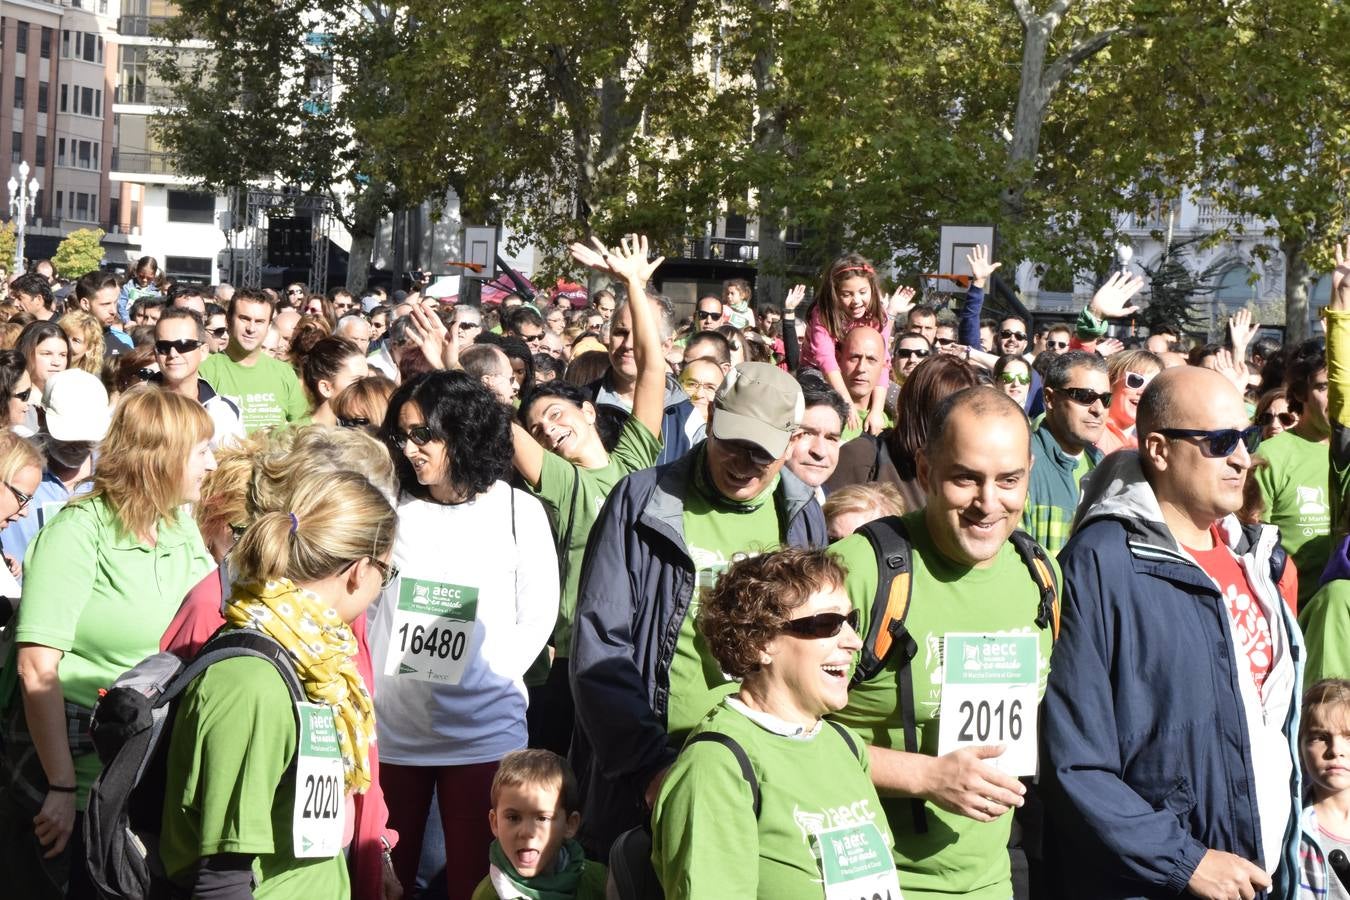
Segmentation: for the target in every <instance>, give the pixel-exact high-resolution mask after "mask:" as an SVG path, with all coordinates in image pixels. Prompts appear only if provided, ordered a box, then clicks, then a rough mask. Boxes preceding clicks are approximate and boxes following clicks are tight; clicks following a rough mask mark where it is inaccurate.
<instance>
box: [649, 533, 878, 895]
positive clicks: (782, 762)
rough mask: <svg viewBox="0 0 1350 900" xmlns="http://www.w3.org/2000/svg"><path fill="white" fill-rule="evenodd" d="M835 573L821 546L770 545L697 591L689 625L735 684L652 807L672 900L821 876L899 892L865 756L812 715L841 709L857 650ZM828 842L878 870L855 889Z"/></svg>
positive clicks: (766, 888)
mask: <svg viewBox="0 0 1350 900" xmlns="http://www.w3.org/2000/svg"><path fill="white" fill-rule="evenodd" d="M845 576H846V573H845V571H844V569H843V567H842V566H841V565H840V563H839V562H838V561H837V560H836V559H835V558H834V557H833V556H831V555H830V554H829V553H828V551H825V550H780V551H778V552H775V553H767V554H765V555H763V556H757V557H751V558H749V559H742V560H740V561H739V562H735V563H733V564H732V565H731V567H730V568H729V569H728V570H727V571H726V573H725V574H723V575H722V577H721V578H720V579H718V581H717V584H716V585H715V586H714V587H713V588H712V589H711V590H709V591H707V592H706V593H705V595H704V597H703V602H702V606H701V607H700V609H699V611H698V618H697V624H698V629H699V631H700V632H701V633H702V635H703V637H704V639H705V640H706V641H707V642H708V650H709V651H710V652H711V653H712V655H713V657H714V658H715V659H716V660H717V663H718V665H719V666H720V667H721V668H722V671H724V672H725V673H726V674H727V675H729V676H731V677H733V678H739V679H740V680H741V686H740V690H739V691H737V692H736V693H734V694H731V695H729V696H727V697H725V698H723V701H722V703H720V704H719V705H718V706H716V707H714V708H713V709H712V710H711V711H710V712H709V713H708V714H707V716H705V717H704V719H703V721H702V722H700V723H699V724H698V725H696V726H695V727H694V729H693V731H691V732H690V734H689V739H688V741H687V742H686V743H685V745H684V750H683V751H682V752H681V753H680V755H679V757H677V758H676V760H675V764H674V765H673V766H671V768H670V770H669V773H668V774H667V776H666V778H665V781H664V783H663V784H662V787H661V792H660V795H659V796H658V798H657V801H656V806H655V807H654V809H653V814H652V860H653V862H654V863H655V864H656V872H657V875H658V876H659V877H660V879H661V885H662V887H663V888H665V895H666V897H668V898H670V900H684V898H691V897H774V898H806V897H820V896H821V885H822V882H823V883H824V885H825V887H826V889H827V891H833V892H832V893H831V894H830V896H835V895H836V893H837V895H839V896H843V895H844V893H845V892H847V896H850V897H853V896H868V897H870V896H872V895H873V894H874V893H876V894H879V895H880V896H888V894H887V889H889V896H892V897H898V896H900V889H899V885H898V883H897V881H896V874H895V867H894V864H893V863H892V862H891V849H892V843H893V840H892V836H891V832H890V829H889V827H888V826H887V824H886V815H885V813H884V812H883V811H882V808H881V801H880V800H879V799H878V798H877V792H876V788H874V787H873V786H872V781H871V779H870V777H869V776H868V757H867V748H866V746H865V745H864V744H863V742H862V739H861V738H859V737H858V736H857V735H855V734H853V733H852V732H850V731H849V730H848V729H846V728H844V727H843V726H842V725H838V724H836V723H834V722H830V721H827V720H826V719H825V718H824V717H825V716H826V715H827V714H829V713H832V712H835V711H837V710H839V709H842V708H843V706H844V705H845V704H846V703H847V702H848V682H849V675H850V673H851V671H852V669H853V662H854V656H855V655H856V654H857V652H858V650H859V648H861V646H862V641H861V640H860V639H859V637H858V632H857V628H858V612H857V610H855V609H853V608H852V605H851V604H850V603H849V599H848V595H847V594H846V593H845V592H844V579H845ZM718 744H720V745H721V746H717V745H718ZM733 748H738V749H739V751H741V752H739V753H738V752H737V750H736V749H733ZM728 750H731V751H732V752H728ZM740 757H744V758H745V759H746V760H748V762H749V768H750V770H751V772H752V773H753V775H754V778H755V783H756V785H757V786H758V797H757V798H756V796H755V794H754V792H752V790H751V786H750V783H749V782H748V776H747V775H746V774H745V773H744V772H743V771H742V768H741V763H740V762H739V758H740ZM756 799H757V801H758V802H757V803H756ZM841 810H846V811H848V812H847V814H841V813H840V811H841ZM820 847H828V848H830V851H831V852H820V851H819V850H818V848H820ZM840 848H846V849H848V850H849V852H847V853H844V854H843V855H849V856H853V855H854V854H853V852H852V851H853V850H856V849H859V848H866V854H865V855H866V856H867V857H868V858H869V859H871V860H872V861H873V862H874V863H875V864H876V865H875V867H874V870H871V871H868V872H867V875H866V878H867V880H866V881H865V884H866V890H863V889H862V888H863V886H864V882H863V881H857V882H851V881H849V880H848V879H847V877H845V876H842V875H841V874H840V872H839V871H838V868H837V867H835V866H833V865H830V864H822V862H821V859H822V857H823V858H825V859H826V861H827V863H833V862H834V860H835V858H836V856H837V855H839V854H840V853H841V852H843V851H842V850H841V849H840ZM822 866H823V868H822ZM855 877H856V876H855Z"/></svg>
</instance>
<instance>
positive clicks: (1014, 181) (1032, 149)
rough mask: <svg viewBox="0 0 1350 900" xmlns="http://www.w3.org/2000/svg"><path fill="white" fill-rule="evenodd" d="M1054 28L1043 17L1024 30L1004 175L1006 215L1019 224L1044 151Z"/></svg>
mask: <svg viewBox="0 0 1350 900" xmlns="http://www.w3.org/2000/svg"><path fill="white" fill-rule="evenodd" d="M1052 32H1053V26H1052V24H1051V23H1050V22H1049V21H1047V20H1046V19H1045V18H1043V17H1041V16H1035V17H1032V18H1031V19H1030V20H1029V21H1028V22H1027V23H1026V25H1025V26H1024V28H1023V39H1022V76H1021V82H1020V84H1019V85H1018V89H1017V112H1016V114H1015V116H1014V118H1013V133H1012V143H1011V145H1009V147H1008V165H1007V168H1006V171H1005V174H1004V177H1005V178H1006V179H1007V186H1006V187H1005V188H1004V189H1003V198H1002V199H1003V213H1004V215H1005V216H1006V217H1007V218H1008V219H1009V220H1010V221H1014V222H1020V221H1021V220H1022V217H1023V214H1024V213H1025V207H1024V204H1023V201H1024V199H1025V197H1026V192H1027V188H1028V186H1029V185H1030V184H1031V180H1032V177H1033V175H1034V173H1035V169H1036V156H1037V154H1038V153H1040V148H1041V126H1042V125H1043V124H1044V122H1045V108H1046V106H1047V105H1048V103H1049V101H1050V91H1048V90H1047V89H1046V87H1045V84H1044V80H1045V57H1046V54H1047V53H1048V52H1049V49H1050V36H1051V34H1052Z"/></svg>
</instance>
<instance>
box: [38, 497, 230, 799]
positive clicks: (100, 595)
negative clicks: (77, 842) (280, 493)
mask: <svg viewBox="0 0 1350 900" xmlns="http://www.w3.org/2000/svg"><path fill="white" fill-rule="evenodd" d="M210 569H211V556H210V554H209V553H207V551H206V545H205V544H203V543H202V538H201V534H200V533H199V532H198V531H197V525H196V523H195V522H193V521H192V517H191V516H189V515H187V513H185V512H182V511H179V512H178V514H177V516H176V517H175V518H174V520H173V521H169V522H160V524H159V531H158V535H157V541H156V545H155V546H154V547H151V546H149V545H147V544H143V543H141V542H140V541H138V540H137V539H135V538H133V537H130V536H128V535H126V534H123V533H121V532H120V531H119V528H118V519H117V517H116V515H115V514H114V513H113V511H112V509H111V508H110V507H109V506H108V505H107V503H106V502H105V501H104V500H103V498H102V497H95V498H93V499H90V500H77V501H75V502H72V503H68V504H66V505H65V506H64V507H62V508H61V511H60V512H59V513H57V514H56V516H55V518H53V519H52V520H51V521H50V522H48V523H47V525H46V526H45V527H43V528H42V529H41V530H40V531H39V532H38V533H37V536H36V537H35V538H33V542H32V543H31V544H29V545H28V552H27V554H26V556H25V562H24V582H23V599H22V601H21V602H20V604H19V617H18V624H17V626H16V627H15V634H14V639H15V640H16V641H19V642H23V643H29V644H41V645H42V646H44V647H52V648H54V649H56V650H60V651H62V652H63V653H64V656H62V657H61V663H60V667H59V670H58V672H59V675H60V679H61V692H62V694H63V695H64V696H65V699H66V701H67V702H69V703H75V704H78V705H80V706H84V707H93V705H94V702H95V701H96V700H97V699H98V692H99V691H100V690H106V689H107V688H110V687H112V683H113V682H114V681H115V680H116V679H117V677H118V676H119V675H121V674H122V673H123V672H125V671H127V670H128V669H130V668H132V667H133V666H135V665H136V664H137V663H139V662H140V661H141V660H142V659H145V657H147V656H149V655H150V654H152V653H156V652H158V651H159V639H160V638H161V637H162V636H163V635H164V629H166V628H168V627H169V622H170V621H172V620H173V617H174V614H175V613H176V612H178V607H179V606H181V605H182V603H183V597H185V596H186V595H187V592H188V591H189V590H191V589H192V588H193V587H194V586H195V585H196V584H197V582H199V581H201V579H202V577H203V576H204V575H205V574H206V573H207V572H208V571H210ZM74 762H75V782H76V785H77V786H78V787H79V796H78V797H77V805H78V807H79V808H80V809H83V808H84V804H85V799H86V796H87V792H88V790H89V787H90V786H91V785H92V784H93V783H94V779H95V778H97V777H98V773H99V769H100V766H99V762H98V757H97V756H96V755H95V754H93V753H84V754H80V755H79V756H76V757H75V759H74Z"/></svg>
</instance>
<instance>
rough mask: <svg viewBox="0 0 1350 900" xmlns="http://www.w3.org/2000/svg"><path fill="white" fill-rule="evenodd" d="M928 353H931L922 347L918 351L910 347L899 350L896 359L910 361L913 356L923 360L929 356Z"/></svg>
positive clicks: (896, 352)
mask: <svg viewBox="0 0 1350 900" xmlns="http://www.w3.org/2000/svg"><path fill="white" fill-rule="evenodd" d="M928 353H929V351H927V350H924V349H923V348H922V347H920V348H918V349H913V348H910V347H901V348H900V349H899V350H897V351H895V358H896V359H909V358H910V357H911V356H917V357H918V358H919V359H923V358H924V357H926V356H928Z"/></svg>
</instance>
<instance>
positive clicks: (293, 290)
mask: <svg viewBox="0 0 1350 900" xmlns="http://www.w3.org/2000/svg"><path fill="white" fill-rule="evenodd" d="M304 292H305V291H304V289H303V288H289V289H288V290H287V291H286V294H287V295H288V296H291V297H294V296H295V295H296V294H303V293H304Z"/></svg>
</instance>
